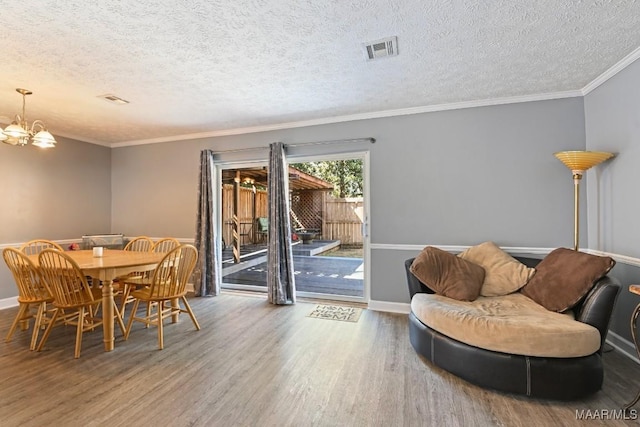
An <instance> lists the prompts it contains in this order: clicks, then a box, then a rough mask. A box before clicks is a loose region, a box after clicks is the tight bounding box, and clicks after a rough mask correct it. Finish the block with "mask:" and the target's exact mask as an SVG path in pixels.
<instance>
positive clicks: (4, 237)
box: [0, 136, 111, 299]
mask: <svg viewBox="0 0 640 427" xmlns="http://www.w3.org/2000/svg"><path fill="white" fill-rule="evenodd" d="M56 138H57V140H58V146H57V147H56V148H55V149H51V150H42V149H40V148H37V147H34V146H25V147H13V146H10V145H7V144H2V143H0V182H2V184H1V185H0V200H1V201H2V208H1V209H0V224H2V225H1V226H0V244H2V245H7V244H14V243H21V242H25V241H27V240H31V239H36V238H45V239H52V240H58V239H72V238H79V237H81V236H82V234H84V233H105V232H109V230H110V228H111V222H110V221H111V181H110V177H111V149H109V148H107V147H102V146H98V145H94V144H87V143H85V142H79V141H74V140H71V139H67V138H62V137H57V136H56ZM15 295H17V290H16V288H15V284H14V283H13V278H12V277H11V275H10V273H9V271H8V270H7V268H6V265H5V264H4V262H0V299H2V298H8V297H11V296H15Z"/></svg>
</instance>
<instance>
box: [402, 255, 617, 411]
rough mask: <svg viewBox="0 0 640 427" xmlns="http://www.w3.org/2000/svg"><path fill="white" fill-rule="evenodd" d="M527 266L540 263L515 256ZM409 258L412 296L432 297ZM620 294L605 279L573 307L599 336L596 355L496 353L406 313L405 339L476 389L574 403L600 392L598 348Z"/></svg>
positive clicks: (611, 281)
mask: <svg viewBox="0 0 640 427" xmlns="http://www.w3.org/2000/svg"><path fill="white" fill-rule="evenodd" d="M515 258H516V259H518V260H519V261H520V262H522V263H524V264H526V265H527V266H529V267H535V266H536V265H537V264H538V262H540V260H539V259H536V258H527V257H515ZM412 263H413V258H412V259H408V260H406V261H405V269H406V274H407V282H408V286H409V294H410V296H411V298H413V296H414V295H415V294H416V293H420V292H425V293H433V291H432V290H431V289H429V288H428V287H427V286H426V285H425V284H424V283H422V282H420V281H419V280H418V279H417V278H416V277H415V276H414V275H413V273H411V271H410V270H409V268H410V267H411V264H412ZM619 291H620V284H619V282H618V281H617V280H616V279H615V278H613V277H611V276H605V277H603V278H602V279H600V280H599V281H598V282H597V283H596V284H595V286H594V287H593V289H592V290H591V291H590V292H589V293H588V294H587V295H586V296H585V298H584V299H583V300H582V301H581V302H580V303H579V304H578V305H577V306H576V307H575V308H574V312H575V318H576V320H579V321H581V322H584V323H587V324H589V325H591V326H594V327H595V328H596V329H598V331H599V332H600V337H601V345H600V349H599V351H597V352H596V353H593V354H591V355H589V356H584V357H573V358H550V357H530V356H522V355H514V354H507V353H499V352H495V351H490V350H485V349H482V348H478V347H474V346H471V345H467V344H465V343H463V342H460V341H456V340H454V339H452V338H449V337H448V336H445V335H443V334H441V333H439V332H437V331H435V330H433V329H431V328H429V327H428V326H426V325H424V324H423V323H422V322H421V321H420V320H419V319H418V318H417V317H416V316H415V315H414V313H413V312H412V313H410V314H409V338H410V341H411V345H412V346H413V347H414V349H415V350H416V351H417V352H418V353H419V354H420V355H422V356H423V357H425V358H426V359H427V360H429V361H431V362H432V363H433V364H435V365H436V366H439V367H440V368H442V369H444V370H446V371H448V372H451V373H452V374H454V375H456V376H458V377H460V378H462V379H464V380H466V381H468V382H470V383H473V384H476V385H478V386H481V387H485V388H489V389H494V390H499V391H503V392H508V393H516V394H522V395H526V396H531V397H539V398H549V399H558V400H575V399H579V398H581V397H584V396H587V395H589V394H592V393H595V392H597V391H598V390H600V389H601V388H602V381H603V377H604V374H603V367H602V359H601V355H602V348H603V346H604V342H605V338H606V335H607V330H608V328H609V320H610V318H611V312H612V311H613V307H614V305H615V301H616V298H617V296H618V293H619Z"/></svg>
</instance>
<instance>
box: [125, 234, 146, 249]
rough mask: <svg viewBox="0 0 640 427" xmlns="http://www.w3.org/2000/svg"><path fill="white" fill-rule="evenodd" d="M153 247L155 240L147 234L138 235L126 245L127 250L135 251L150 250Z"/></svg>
mask: <svg viewBox="0 0 640 427" xmlns="http://www.w3.org/2000/svg"><path fill="white" fill-rule="evenodd" d="M151 248H153V240H151V238H149V237H147V236H138V237H134V238H133V239H131V240H129V242H128V243H127V244H126V245H125V247H124V250H125V251H134V252H150V251H151Z"/></svg>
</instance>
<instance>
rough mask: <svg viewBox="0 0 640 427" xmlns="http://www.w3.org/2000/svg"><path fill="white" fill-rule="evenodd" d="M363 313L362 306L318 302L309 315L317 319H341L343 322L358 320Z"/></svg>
mask: <svg viewBox="0 0 640 427" xmlns="http://www.w3.org/2000/svg"><path fill="white" fill-rule="evenodd" d="M360 314H362V309H361V308H355V307H343V306H340V305H323V304H318V305H316V308H314V309H313V311H312V312H311V313H309V314H308V315H307V317H315V318H316V319H328V320H340V321H343V322H357V321H358V319H360Z"/></svg>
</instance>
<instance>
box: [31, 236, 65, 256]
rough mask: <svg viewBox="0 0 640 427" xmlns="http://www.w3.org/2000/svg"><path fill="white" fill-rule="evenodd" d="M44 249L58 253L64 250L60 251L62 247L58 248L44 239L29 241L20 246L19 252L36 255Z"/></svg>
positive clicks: (54, 243)
mask: <svg viewBox="0 0 640 427" xmlns="http://www.w3.org/2000/svg"><path fill="white" fill-rule="evenodd" d="M44 249H57V250H59V251H64V249H62V246H60V245H59V244H57V243H56V242H52V241H51V240H45V239H35V240H30V241H28V242H26V243H24V244H23V245H22V246H20V252H23V253H25V254H27V255H37V254H39V253H40V252H42V251H43V250H44Z"/></svg>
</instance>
